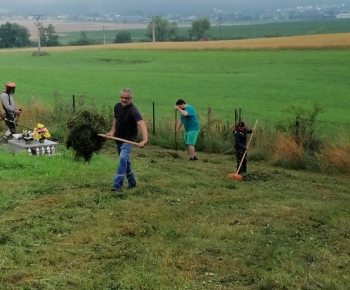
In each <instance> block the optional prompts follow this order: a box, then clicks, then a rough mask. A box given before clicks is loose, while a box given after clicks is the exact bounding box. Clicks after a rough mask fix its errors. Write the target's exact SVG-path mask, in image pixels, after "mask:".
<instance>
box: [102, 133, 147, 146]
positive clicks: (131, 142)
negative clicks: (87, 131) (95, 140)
mask: <svg viewBox="0 0 350 290" xmlns="http://www.w3.org/2000/svg"><path fill="white" fill-rule="evenodd" d="M97 135H98V136H100V137H103V138H106V139H112V140H116V141H121V142H125V143H129V144H132V145H136V146H140V144H139V143H137V142H133V141H129V140H125V139H122V138H117V137H112V136H107V135H106V134H97Z"/></svg>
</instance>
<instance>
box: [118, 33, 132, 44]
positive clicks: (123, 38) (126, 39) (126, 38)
mask: <svg viewBox="0 0 350 290" xmlns="http://www.w3.org/2000/svg"><path fill="white" fill-rule="evenodd" d="M130 42H132V38H131V34H130V32H128V31H126V30H122V31H119V32H118V34H117V36H116V37H115V39H114V43H130Z"/></svg>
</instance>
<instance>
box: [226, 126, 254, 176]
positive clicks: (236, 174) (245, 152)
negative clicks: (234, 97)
mask: <svg viewBox="0 0 350 290" xmlns="http://www.w3.org/2000/svg"><path fill="white" fill-rule="evenodd" d="M257 125H258V120H256V121H255V125H254V127H253V132H252V134H251V135H250V138H249V141H248V144H247V147H246V149H245V151H244V153H243V156H242V160H241V162H240V163H239V166H238V169H237V172H236V173H230V174H229V175H227V177H228V178H229V179H232V180H237V181H242V175H240V174H238V172H239V170H240V169H241V167H242V164H243V160H244V157H245V156H246V155H247V151H248V148H249V145H250V141H252V137H253V134H254V132H255V128H256V126H257Z"/></svg>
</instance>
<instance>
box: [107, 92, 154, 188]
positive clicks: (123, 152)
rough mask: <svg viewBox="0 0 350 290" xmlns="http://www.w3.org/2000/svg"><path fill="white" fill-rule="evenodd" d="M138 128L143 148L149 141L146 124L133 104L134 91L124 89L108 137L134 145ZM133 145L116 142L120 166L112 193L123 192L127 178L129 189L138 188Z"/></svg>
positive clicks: (116, 106)
mask: <svg viewBox="0 0 350 290" xmlns="http://www.w3.org/2000/svg"><path fill="white" fill-rule="evenodd" d="M137 127H139V128H140V131H141V135H142V141H141V142H139V143H138V146H139V147H140V148H143V147H144V146H145V144H146V143H147V140H148V131H147V127H146V123H145V121H144V120H143V119H142V116H141V114H140V112H139V110H138V109H137V107H136V106H135V105H134V104H133V103H132V91H131V90H130V89H123V90H122V91H121V94H120V102H119V103H117V104H116V105H115V107H114V120H113V123H112V128H111V131H110V132H109V133H108V134H106V137H107V138H108V137H116V138H120V139H124V141H131V143H133V142H135V141H136V138H137V134H138V129H137ZM131 143H128V142H123V141H116V148H117V152H118V154H119V164H118V168H117V172H116V174H115V176H114V179H113V188H112V189H111V191H122V190H123V182H124V179H125V177H126V179H127V180H128V187H127V188H128V189H131V188H133V187H135V186H136V179H135V175H134V173H133V172H132V169H131V163H130V153H131V150H132V147H133V145H132V144H131Z"/></svg>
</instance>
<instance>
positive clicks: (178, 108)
mask: <svg viewBox="0 0 350 290" xmlns="http://www.w3.org/2000/svg"><path fill="white" fill-rule="evenodd" d="M175 110H178V111H179V113H180V114H181V115H182V116H184V117H187V116H188V113H187V112H186V111H185V110H182V109H181V108H180V107H179V106H175Z"/></svg>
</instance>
